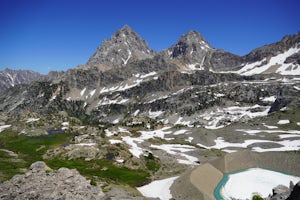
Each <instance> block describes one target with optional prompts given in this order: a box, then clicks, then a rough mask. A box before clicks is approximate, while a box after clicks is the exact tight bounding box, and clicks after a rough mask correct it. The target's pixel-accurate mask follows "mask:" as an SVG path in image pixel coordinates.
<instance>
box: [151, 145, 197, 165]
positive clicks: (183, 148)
mask: <svg viewBox="0 0 300 200" xmlns="http://www.w3.org/2000/svg"><path fill="white" fill-rule="evenodd" d="M150 147H151V148H154V149H160V150H163V151H166V152H167V153H168V154H171V155H178V156H179V157H182V158H184V159H182V158H178V159H177V160H178V162H179V163H181V164H186V165H195V164H196V162H197V161H198V158H196V157H193V156H190V155H187V154H185V153H186V152H189V151H193V150H195V147H193V146H189V145H182V144H162V145H151V146H150Z"/></svg>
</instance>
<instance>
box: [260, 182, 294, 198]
mask: <svg viewBox="0 0 300 200" xmlns="http://www.w3.org/2000/svg"><path fill="white" fill-rule="evenodd" d="M280 199H287V200H299V199H300V182H298V183H297V184H296V185H294V184H293V182H291V183H290V187H289V188H288V187H286V186H284V185H278V186H277V187H275V188H274V189H273V193H272V195H271V196H270V197H268V198H266V200H280Z"/></svg>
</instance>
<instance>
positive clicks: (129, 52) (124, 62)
mask: <svg viewBox="0 0 300 200" xmlns="http://www.w3.org/2000/svg"><path fill="white" fill-rule="evenodd" d="M127 52H128V57H127V59H126V60H125V59H124V58H122V60H123V64H124V65H127V62H128V61H129V59H130V58H131V51H130V50H129V49H128V50H127Z"/></svg>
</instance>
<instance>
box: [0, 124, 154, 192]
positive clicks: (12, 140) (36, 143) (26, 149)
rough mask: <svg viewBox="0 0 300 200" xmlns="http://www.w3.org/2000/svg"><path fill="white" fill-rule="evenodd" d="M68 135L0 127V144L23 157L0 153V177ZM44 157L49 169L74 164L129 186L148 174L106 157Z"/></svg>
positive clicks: (88, 173) (17, 169)
mask: <svg viewBox="0 0 300 200" xmlns="http://www.w3.org/2000/svg"><path fill="white" fill-rule="evenodd" d="M71 138H72V135H70V134H66V133H61V134H53V135H50V136H38V137H28V136H25V135H18V134H16V133H14V132H12V131H10V130H9V129H7V130H5V131H3V132H2V133H1V134H0V146H2V148H5V149H8V150H11V151H13V152H15V153H16V154H18V158H19V159H22V160H24V162H12V161H11V160H10V159H9V158H8V157H9V155H8V154H7V153H6V152H2V153H0V177H1V179H0V181H4V180H7V179H9V178H11V177H12V176H13V175H15V174H18V173H20V169H21V168H28V167H29V166H30V164H31V163H33V162H35V161H38V160H43V158H42V155H43V154H44V153H45V152H46V151H47V150H48V149H51V148H55V147H58V146H61V145H63V144H65V143H67V142H69V141H70V139H71ZM44 161H45V162H46V163H47V164H48V165H49V167H51V168H53V169H58V168H60V167H67V168H71V169H72V168H76V169H77V170H78V171H79V172H80V173H81V174H82V175H84V176H86V177H87V178H90V179H92V178H93V177H94V176H97V177H99V178H104V179H105V180H107V181H114V182H118V183H122V184H128V185H131V186H137V185H140V184H142V183H144V182H146V181H147V180H148V178H149V173H148V172H147V171H143V170H131V169H128V168H125V167H116V166H114V165H113V164H112V161H109V160H106V159H103V160H92V161H85V160H83V159H77V160H63V159H61V158H59V157H55V158H53V159H52V160H44Z"/></svg>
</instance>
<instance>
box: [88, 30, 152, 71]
mask: <svg viewBox="0 0 300 200" xmlns="http://www.w3.org/2000/svg"><path fill="white" fill-rule="evenodd" d="M154 55H155V53H154V51H153V50H151V49H149V47H148V44H147V43H146V41H145V40H143V39H142V38H141V37H140V36H139V35H138V34H137V33H135V32H134V31H133V30H132V29H131V28H130V27H129V26H128V25H125V26H124V27H123V28H121V29H120V30H117V31H116V32H115V33H114V34H113V35H112V36H111V38H110V39H109V40H104V41H103V42H102V44H101V45H100V46H99V47H98V49H97V51H96V52H95V53H94V54H93V55H92V56H91V57H90V59H89V61H88V62H87V65H93V66H97V65H105V66H110V67H123V66H126V65H127V64H128V63H130V62H133V61H136V60H143V59H146V58H152V57H153V56H154Z"/></svg>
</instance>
